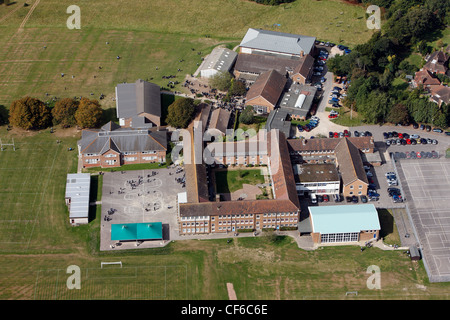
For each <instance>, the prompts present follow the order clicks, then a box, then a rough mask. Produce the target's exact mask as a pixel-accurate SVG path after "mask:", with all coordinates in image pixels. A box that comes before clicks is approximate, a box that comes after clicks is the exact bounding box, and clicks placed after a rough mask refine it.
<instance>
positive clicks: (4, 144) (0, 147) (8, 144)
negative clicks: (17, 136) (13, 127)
mask: <svg viewBox="0 0 450 320" xmlns="http://www.w3.org/2000/svg"><path fill="white" fill-rule="evenodd" d="M5 146H12V147H13V149H14V151H16V145H15V144H14V138H12V143H3V141H2V139H0V150H1V151H3V150H5Z"/></svg>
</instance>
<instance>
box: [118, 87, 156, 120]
mask: <svg viewBox="0 0 450 320" xmlns="http://www.w3.org/2000/svg"><path fill="white" fill-rule="evenodd" d="M116 109H117V118H119V123H120V125H121V126H126V127H133V128H150V127H154V126H160V125H161V92H160V87H159V86H158V85H156V84H154V83H150V82H147V81H144V80H140V79H139V80H137V81H136V82H134V83H120V84H118V85H117V86H116Z"/></svg>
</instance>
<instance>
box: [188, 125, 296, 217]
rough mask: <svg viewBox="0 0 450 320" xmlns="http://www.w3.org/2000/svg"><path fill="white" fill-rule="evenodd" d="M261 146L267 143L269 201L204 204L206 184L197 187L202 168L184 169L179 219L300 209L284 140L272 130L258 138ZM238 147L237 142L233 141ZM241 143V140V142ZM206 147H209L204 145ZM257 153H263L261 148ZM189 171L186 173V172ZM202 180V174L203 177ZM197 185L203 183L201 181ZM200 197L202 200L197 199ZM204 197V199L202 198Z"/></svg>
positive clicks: (281, 135) (280, 134) (206, 191)
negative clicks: (184, 199)
mask: <svg viewBox="0 0 450 320" xmlns="http://www.w3.org/2000/svg"><path fill="white" fill-rule="evenodd" d="M258 139H262V144H264V143H265V144H266V145H267V143H268V145H267V147H268V148H269V149H270V151H269V156H270V159H271V162H270V171H271V179H272V188H273V192H274V198H275V199H271V200H244V201H223V202H211V201H208V199H207V195H208V185H207V183H206V185H203V186H199V184H198V182H199V179H198V176H197V175H198V174H199V173H200V172H202V173H201V174H203V172H206V168H205V166H204V165H202V166H197V167H193V166H190V167H188V168H186V170H185V171H186V191H187V203H181V204H180V215H181V216H199V215H217V214H227V213H234V214H239V213H240V212H242V213H264V212H292V211H297V210H298V209H299V207H300V204H299V200H298V196H297V190H296V188H295V182H294V176H293V171H292V164H291V161H290V157H289V153H288V147H287V143H286V138H285V137H284V135H283V133H279V132H278V131H276V130H272V131H271V132H269V133H267V136H265V138H264V137H260V136H258ZM233 143H234V144H236V145H238V144H239V143H241V142H233ZM244 143H245V141H244ZM208 146H209V145H208ZM261 150H267V149H264V148H261ZM188 171H189V172H188ZM204 181H206V174H205V177H204ZM200 182H203V180H201V181H200ZM199 195H200V196H203V198H200V197H199ZM205 198H206V199H205Z"/></svg>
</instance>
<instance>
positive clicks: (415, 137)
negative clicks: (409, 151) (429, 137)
mask: <svg viewBox="0 0 450 320" xmlns="http://www.w3.org/2000/svg"><path fill="white" fill-rule="evenodd" d="M410 138H412V139H419V138H420V136H419V135H418V134H412V135H411V136H410Z"/></svg>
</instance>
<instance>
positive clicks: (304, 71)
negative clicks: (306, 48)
mask: <svg viewBox="0 0 450 320" xmlns="http://www.w3.org/2000/svg"><path fill="white" fill-rule="evenodd" d="M313 67H314V58H313V57H312V56H311V55H309V54H308V55H306V56H305V57H304V58H303V59H302V63H299V64H298V65H297V66H296V68H295V69H294V72H293V73H294V74H300V75H302V76H303V77H304V78H307V77H308V75H309V74H310V72H311V70H312V68H313Z"/></svg>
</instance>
